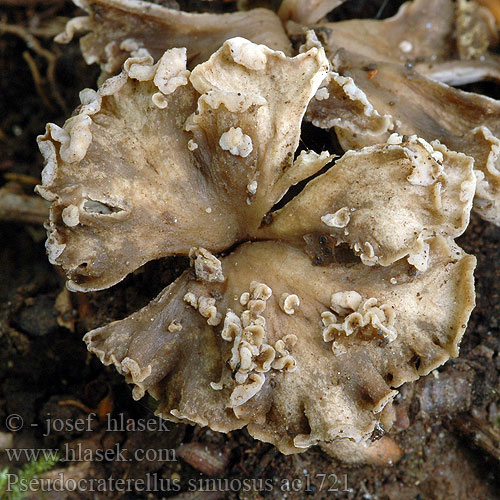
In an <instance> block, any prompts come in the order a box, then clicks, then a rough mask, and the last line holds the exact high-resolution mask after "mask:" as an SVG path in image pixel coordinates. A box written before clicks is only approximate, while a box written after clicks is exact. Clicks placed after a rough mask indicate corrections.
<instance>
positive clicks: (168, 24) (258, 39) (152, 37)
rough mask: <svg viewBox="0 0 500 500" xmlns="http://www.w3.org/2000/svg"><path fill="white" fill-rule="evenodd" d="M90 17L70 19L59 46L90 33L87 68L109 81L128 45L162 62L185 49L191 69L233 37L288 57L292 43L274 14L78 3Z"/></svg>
mask: <svg viewBox="0 0 500 500" xmlns="http://www.w3.org/2000/svg"><path fill="white" fill-rule="evenodd" d="M74 2H75V3H76V4H77V5H78V6H80V7H81V8H83V9H84V10H86V11H87V12H88V14H89V15H88V17H83V18H77V19H78V21H76V20H71V21H70V22H69V23H68V25H67V26H66V30H65V32H64V33H62V34H61V35H59V37H58V41H60V42H62V43H68V42H69V41H70V40H71V39H72V38H73V36H74V34H76V33H82V32H83V33H86V32H89V33H88V34H86V35H85V36H84V37H83V38H82V39H81V40H80V46H81V49H82V52H83V56H84V57H85V60H86V61H87V63H88V64H92V63H98V64H99V65H100V66H101V68H102V70H103V74H104V75H105V76H110V75H115V74H117V73H119V72H120V70H121V66H122V64H123V63H124V61H125V60H126V59H127V58H128V57H129V56H130V48H131V44H130V41H132V42H133V44H135V46H138V47H143V48H145V49H146V50H147V51H148V52H149V53H150V54H151V55H152V56H153V58H154V59H159V58H160V57H161V56H162V54H163V53H164V52H165V51H166V50H167V49H170V48H174V47H186V48H187V52H188V59H189V63H190V67H194V66H195V65H197V64H199V63H202V62H204V61H206V60H207V59H208V58H209V57H210V56H211V55H212V54H213V53H214V52H215V51H216V50H217V49H219V48H220V47H221V46H222V44H223V43H224V42H225V41H226V40H228V39H229V38H232V37H235V36H242V37H246V38H248V39H249V40H251V41H252V42H254V43H265V44H266V45H268V46H269V47H270V48H271V49H274V50H281V51H283V52H285V53H286V54H289V53H290V51H291V50H290V42H289V40H288V37H287V36H286V34H285V32H284V30H283V28H282V26H281V23H280V20H279V18H278V16H277V15H276V14H274V12H271V11H270V10H267V9H255V10H252V11H250V12H235V13H232V14H197V13H188V12H182V11H179V10H174V9H168V8H166V7H163V6H161V5H154V4H150V3H145V2H141V1H138V0H74Z"/></svg>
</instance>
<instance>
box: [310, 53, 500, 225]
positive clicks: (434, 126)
mask: <svg viewBox="0 0 500 500" xmlns="http://www.w3.org/2000/svg"><path fill="white" fill-rule="evenodd" d="M331 62H332V66H333V70H334V71H336V72H337V73H338V74H339V75H341V76H343V77H344V78H350V79H351V81H352V85H353V86H354V88H355V89H357V91H356V92H357V95H361V96H362V99H363V101H366V102H367V103H368V104H369V106H368V105H366V109H369V110H370V111H371V112H372V113H373V110H375V111H376V112H377V115H379V116H389V117H391V120H390V125H389V126H388V127H387V129H386V130H384V129H383V127H382V128H378V127H377V126H374V127H372V128H368V129H367V130H365V132H364V133H363V132H362V130H361V129H359V127H357V123H358V122H356V121H354V120H355V118H353V115H354V114H355V111H354V110H355V109H358V107H359V104H358V102H357V101H356V100H355V99H353V100H352V101H353V102H352V103H346V102H343V103H342V104H341V106H342V107H343V108H346V109H348V110H349V108H351V110H350V114H349V113H348V112H345V113H344V114H343V115H341V116H343V117H344V119H343V120H338V121H337V122H334V121H333V120H334V117H335V113H336V110H337V109H338V108H339V104H338V99H339V94H338V92H334V91H332V92H329V94H328V98H327V99H324V100H318V99H317V98H315V99H313V100H312V101H311V104H310V106H309V109H308V114H307V116H308V118H309V119H310V120H311V121H312V122H313V124H315V125H316V126H319V127H325V128H330V126H331V124H332V123H333V125H334V127H335V131H336V133H337V136H338V138H339V141H340V143H341V145H342V148H343V149H344V150H346V151H347V150H349V149H358V148H362V147H365V146H368V145H373V144H380V143H383V142H386V140H387V139H388V138H389V136H390V135H391V134H392V133H398V134H401V135H407V136H411V135H416V136H418V137H421V138H422V139H425V140H426V141H428V142H432V141H434V140H439V141H440V142H441V143H443V144H444V145H446V146H447V147H448V148H449V149H450V150H453V151H457V152H461V153H464V154H466V155H468V156H472V157H473V158H474V160H475V163H474V169H475V171H476V175H477V177H478V182H477V188H476V197H475V200H474V208H475V210H476V211H477V212H478V213H479V214H480V215H481V217H483V218H484V219H486V220H489V221H491V222H493V223H495V224H497V225H499V224H500V167H499V163H498V162H499V158H498V140H499V139H498V138H499V137H500V127H499V124H500V103H499V102H498V101H496V100H494V99H491V98H488V97H485V96H481V95H478V94H473V93H469V92H464V91H461V90H458V89H454V88H452V87H449V86H447V85H445V84H443V83H440V82H437V81H434V80H431V79H430V78H426V77H425V76H422V75H420V74H419V73H418V72H416V71H415V70H413V69H412V68H408V67H406V66H402V65H399V64H392V63H385V62H375V61H373V60H372V59H367V58H366V57H364V56H360V55H358V54H354V53H351V52H347V51H345V50H343V49H339V50H337V52H336V53H335V56H334V57H333V58H332V61H331ZM373 72H375V73H373ZM329 85H331V84H329ZM335 85H337V84H336V83H335ZM328 88H329V87H328V86H327V89H328ZM320 90H321V89H320ZM358 100H359V99H358ZM330 115H331V116H330ZM362 119H363V120H364V121H365V123H367V124H368V125H369V124H371V123H372V124H375V125H377V122H376V121H373V120H371V121H369V120H367V118H366V117H362ZM360 120H361V119H360Z"/></svg>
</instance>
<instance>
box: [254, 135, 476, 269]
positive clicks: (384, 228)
mask: <svg viewBox="0 0 500 500" xmlns="http://www.w3.org/2000/svg"><path fill="white" fill-rule="evenodd" d="M472 167H473V160H472V158H470V157H468V156H465V155H463V154H459V153H455V152H453V151H448V149H447V148H446V147H445V146H442V145H441V144H439V143H433V144H432V145H431V144H429V143H427V142H426V141H424V140H423V139H419V138H416V137H414V136H413V137H410V138H409V139H407V140H404V141H403V138H402V137H401V136H397V135H396V134H394V135H393V136H391V137H390V139H389V143H388V144H386V145H379V146H372V147H367V148H364V149H362V150H361V151H349V152H347V153H346V154H345V155H344V156H343V157H342V158H341V159H340V160H338V161H337V163H336V164H335V165H334V166H333V167H332V168H330V169H329V170H328V171H327V172H326V173H324V174H322V175H320V176H319V177H316V178H315V179H314V180H313V181H311V182H310V183H309V184H307V186H306V187H305V189H304V190H303V191H302V192H301V193H300V194H299V195H298V196H296V197H295V198H294V199H293V200H292V201H291V202H289V203H288V204H287V205H285V207H284V208H282V209H281V210H279V211H278V212H275V213H273V214H272V217H273V219H272V222H271V224H269V225H267V226H264V227H263V228H262V229H261V236H262V237H268V238H275V239H288V240H291V241H295V242H299V241H300V240H301V239H302V237H303V236H304V235H306V234H310V233H319V234H328V235H331V236H333V238H334V239H335V241H336V242H337V243H339V242H345V243H348V244H349V246H350V247H351V249H353V250H354V252H355V253H356V254H358V255H360V257H361V260H362V261H363V262H364V263H365V264H368V265H374V264H381V265H383V266H387V265H390V264H392V263H393V262H395V261H397V260H399V259H401V258H403V257H405V256H408V261H409V262H410V263H412V264H413V265H414V266H415V267H417V268H418V269H420V270H425V269H426V266H427V260H428V257H429V256H428V244H427V243H426V240H427V239H429V238H431V237H433V236H435V235H436V234H441V235H443V236H448V237H452V238H455V237H457V236H459V235H460V234H462V233H463V231H465V228H466V227H467V225H468V223H469V212H470V209H471V206H472V198H473V196H474V190H475V185H476V179H475V176H474V173H473V168H472Z"/></svg>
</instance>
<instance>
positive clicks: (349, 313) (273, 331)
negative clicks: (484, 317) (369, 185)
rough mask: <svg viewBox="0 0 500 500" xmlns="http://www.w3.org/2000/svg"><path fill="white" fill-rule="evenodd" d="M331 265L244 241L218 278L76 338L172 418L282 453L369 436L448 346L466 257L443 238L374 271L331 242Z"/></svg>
mask: <svg viewBox="0 0 500 500" xmlns="http://www.w3.org/2000/svg"><path fill="white" fill-rule="evenodd" d="M334 260H335V261H334V262H333V263H332V264H331V265H329V266H313V265H312V264H311V261H310V259H309V257H308V256H307V255H306V254H305V253H304V252H303V251H302V250H300V249H298V248H296V247H292V246H289V245H286V244H283V243H278V242H261V243H246V244H244V245H242V246H240V247H239V248H238V249H237V250H236V251H235V252H233V253H232V254H231V255H229V256H228V257H224V258H223V259H221V265H220V269H221V272H222V274H223V276H224V278H225V280H224V281H223V282H220V281H217V282H216V281H203V280H200V279H199V278H198V279H197V278H196V277H195V276H192V275H191V274H190V273H189V272H186V273H185V274H183V275H182V276H181V277H180V278H178V280H177V281H176V282H174V283H173V284H172V285H170V286H169V287H168V288H166V289H165V290H164V291H163V292H162V293H161V294H160V295H159V296H158V297H157V298H156V299H155V300H154V301H153V302H152V303H151V304H150V305H148V306H147V307H145V308H144V309H142V310H141V311H138V312H137V313H135V314H133V315H132V316H130V317H129V318H127V319H124V320H121V321H117V322H115V323H111V324H110V325H107V326H105V327H103V328H99V329H97V330H94V331H92V332H89V333H88V334H87V335H86V337H85V340H86V342H87V343H88V346H89V349H90V351H92V352H94V353H96V354H97V355H98V356H99V357H100V359H101V360H102V361H103V362H104V363H105V364H114V365H115V366H116V367H117V368H118V370H119V371H120V372H121V373H123V374H124V375H125V377H126V379H127V380H128V381H129V382H131V383H133V384H135V388H134V392H133V393H134V396H135V397H136V398H140V397H142V395H143V394H144V392H145V391H146V390H148V391H149V392H150V393H151V394H152V395H153V396H154V397H155V398H157V399H158V401H159V407H158V413H159V414H160V415H161V416H163V417H165V418H167V419H170V420H182V421H187V422H195V423H198V424H200V425H208V426H209V427H211V428H212V429H214V430H217V431H224V432H227V431H230V430H232V429H238V428H241V427H243V426H245V425H246V426H248V431H249V432H250V434H252V435H253V436H254V437H256V438H258V439H261V440H263V441H268V442H271V443H273V444H275V445H276V446H277V447H278V448H279V449H280V450H281V451H283V452H284V453H293V452H297V451H301V449H304V448H307V447H309V446H311V445H313V444H315V443H316V442H319V441H332V440H335V439H337V438H350V439H353V440H354V441H360V440H363V439H367V438H368V437H369V436H370V434H371V433H372V432H373V430H374V428H375V426H376V425H377V424H378V423H379V422H380V421H382V425H384V426H385V427H386V428H388V427H390V425H391V415H392V411H391V408H390V407H391V400H392V399H393V397H394V396H395V395H396V394H397V391H395V389H394V388H395V387H398V386H400V385H401V384H403V383H404V382H406V381H409V380H415V379H417V378H418V377H419V375H423V374H427V373H429V371H431V370H433V369H434V368H436V367H437V366H439V365H440V364H442V363H443V362H444V361H446V360H447V359H448V357H449V356H450V355H451V356H456V355H457V352H458V347H457V346H458V343H459V341H460V338H461V336H462V334H463V332H464V330H465V325H466V323H467V319H468V316H469V314H470V311H471V309H472V307H473V305H474V292H473V278H472V271H473V268H474V266H475V259H474V257H471V256H467V255H465V254H464V252H463V251H462V250H460V248H458V247H457V246H456V245H455V244H453V243H451V242H448V241H447V240H445V239H443V238H441V237H438V238H435V239H434V240H432V241H431V242H430V260H429V266H428V269H427V270H426V271H425V272H422V273H419V272H417V273H414V272H412V267H411V266H410V265H409V264H408V263H407V262H406V261H405V260H400V261H398V262H397V263H395V264H393V265H392V266H391V267H375V268H374V267H368V266H365V265H364V264H362V263H361V262H360V261H359V260H357V259H355V258H354V260H352V259H351V260H350V261H349V262H346V261H345V259H344V258H343V253H342V252H339V253H338V254H337V251H336V250H335V253H334ZM290 298H291V299H290ZM292 305H293V307H290V306H292ZM193 374H196V376H193Z"/></svg>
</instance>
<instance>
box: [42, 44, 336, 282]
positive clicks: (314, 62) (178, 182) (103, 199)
mask: <svg viewBox="0 0 500 500" xmlns="http://www.w3.org/2000/svg"><path fill="white" fill-rule="evenodd" d="M326 65H327V62H326V58H325V56H324V53H323V51H322V49H317V48H313V49H311V50H310V51H309V52H307V53H304V54H300V55H298V56H297V57H295V58H287V57H286V56H285V55H284V54H283V53H281V52H277V51H273V50H271V49H269V48H268V47H266V46H263V45H256V44H253V43H251V42H249V41H247V40H245V39H243V38H233V39H231V40H228V41H227V42H225V43H224V45H223V46H222V47H221V48H220V49H219V50H218V51H217V52H216V53H215V54H214V55H212V57H211V58H210V59H209V61H207V62H205V63H203V64H200V65H198V66H197V67H196V68H195V69H194V70H193V72H192V73H189V71H188V70H186V50H185V49H175V48H174V49H170V50H168V51H167V52H166V53H165V54H164V55H163V56H162V57H161V59H160V61H159V62H157V63H156V64H155V63H154V62H153V58H152V57H151V56H149V55H148V56H147V57H145V58H144V59H141V60H138V59H137V58H129V59H127V61H125V64H124V69H123V71H122V72H121V73H120V74H119V75H117V76H115V77H112V78H110V79H108V80H107V81H106V82H105V83H104V84H103V85H102V86H101V87H100V88H99V90H98V91H92V90H85V91H83V92H82V93H81V99H82V105H81V107H80V108H79V109H78V111H77V114H75V115H74V116H73V117H72V118H70V119H69V120H68V121H67V122H66V123H65V125H64V126H63V127H62V128H61V127H58V126H57V125H54V124H48V125H47V129H46V133H45V135H43V136H40V137H39V138H38V141H39V145H40V149H41V151H42V153H43V155H44V157H45V160H46V164H47V165H46V167H45V169H44V171H43V173H42V185H41V186H38V188H37V190H38V192H39V193H40V194H41V195H42V196H43V197H45V198H46V199H48V200H50V201H53V204H52V207H51V211H50V223H49V236H48V240H47V249H48V253H49V258H50V260H51V262H52V263H55V264H58V265H61V266H62V267H63V268H64V269H65V270H66V272H67V273H68V275H69V277H70V281H69V283H68V286H69V288H70V289H71V290H97V289H102V288H106V287H109V286H111V285H113V284H115V283H117V282H118V281H120V280H121V279H123V278H124V277H125V276H126V275H127V274H128V273H130V272H132V271H134V270H135V269H137V268H138V267H140V266H141V265H142V264H144V263H146V262H148V261H149V260H151V259H156V258H158V257H162V256H167V255H173V254H183V255H188V254H189V252H190V250H191V248H193V247H196V248H200V247H201V248H204V249H206V250H208V251H209V252H218V251H221V250H223V249H226V248H228V247H230V246H231V245H232V244H233V243H235V242H236V241H238V240H240V239H241V238H245V237H246V236H247V235H249V234H250V233H252V232H255V231H256V230H257V228H258V227H259V226H260V223H261V220H262V218H263V217H264V215H265V214H266V213H267V212H268V211H269V210H270V209H271V208H272V206H273V205H274V204H275V203H276V201H278V200H279V199H280V198H281V197H282V196H283V194H284V193H285V192H286V191H287V190H288V188H289V187H290V186H291V185H292V184H295V183H296V182H299V181H300V180H302V179H303V178H306V177H309V176H310V175H312V174H313V173H315V172H316V171H318V170H319V169H321V168H322V167H323V166H324V165H325V164H326V163H327V162H328V161H329V159H330V156H329V155H328V154H323V155H313V154H309V155H307V156H305V155H301V156H299V158H298V159H297V161H296V162H295V163H294V162H293V151H294V150H295V149H296V147H297V145H298V140H299V134H300V122H301V118H302V116H303V114H304V112H305V109H306V107H307V104H308V103H309V101H310V99H311V97H312V96H313V95H314V94H315V92H316V90H317V88H318V86H319V84H320V83H321V80H322V79H323V78H324V75H325V72H326ZM276 78H279V80H280V82H281V85H280V86H279V87H278V86H276V85H275V84H274V81H275V79H276ZM292 95H293V96H294V99H293V101H292V100H291V99H290V96H292ZM236 128H239V129H241V130H244V131H245V134H244V135H245V137H247V139H246V141H247V142H246V143H245V144H246V146H245V147H247V148H248V144H249V142H251V143H252V149H251V150H249V148H248V149H247V150H246V153H248V154H245V155H241V150H239V152H238V151H236V150H233V149H232V148H229V149H227V148H225V147H224V144H225V142H223V145H222V146H221V144H220V142H221V137H223V136H224V134H227V133H228V131H230V130H231V129H236ZM275 130H282V131H283V132H282V133H281V134H279V135H276V134H275ZM159 132H160V133H159ZM189 141H191V144H192V143H193V142H194V143H196V145H197V148H195V149H193V148H192V147H189ZM306 158H307V161H306ZM252 182H255V189H252V190H250V191H249V190H248V188H247V186H248V185H249V184H251V183H252ZM194 235H196V236H194Z"/></svg>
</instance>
